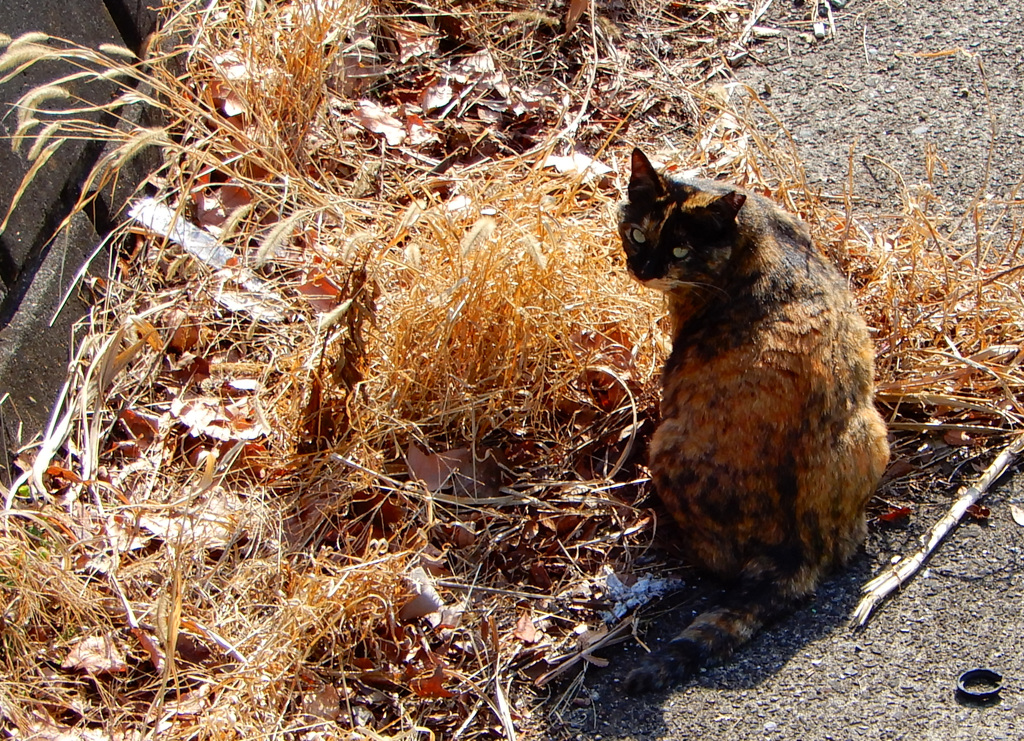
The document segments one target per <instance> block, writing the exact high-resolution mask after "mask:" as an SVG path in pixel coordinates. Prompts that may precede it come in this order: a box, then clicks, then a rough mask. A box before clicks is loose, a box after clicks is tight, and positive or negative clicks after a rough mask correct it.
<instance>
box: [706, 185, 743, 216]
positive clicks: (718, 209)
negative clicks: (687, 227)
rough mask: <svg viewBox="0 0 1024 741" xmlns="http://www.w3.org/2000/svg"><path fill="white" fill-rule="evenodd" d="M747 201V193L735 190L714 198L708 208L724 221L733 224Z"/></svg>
mask: <svg viewBox="0 0 1024 741" xmlns="http://www.w3.org/2000/svg"><path fill="white" fill-rule="evenodd" d="M746 202H747V196H746V194H744V193H739V192H737V191H735V190H734V191H732V192H730V193H726V194H725V195H724V196H721V197H719V198H716V199H715V200H713V201H712V202H711V203H710V204H708V210H710V211H711V212H712V213H714V214H715V215H716V216H718V218H719V219H721V220H722V223H724V224H731V223H733V222H735V221H736V215H737V214H738V213H739V212H740V209H741V208H743V204H744V203H746Z"/></svg>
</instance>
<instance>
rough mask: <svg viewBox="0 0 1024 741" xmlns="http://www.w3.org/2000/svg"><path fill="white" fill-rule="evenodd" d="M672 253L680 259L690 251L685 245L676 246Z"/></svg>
mask: <svg viewBox="0 0 1024 741" xmlns="http://www.w3.org/2000/svg"><path fill="white" fill-rule="evenodd" d="M672 254H673V255H675V256H676V257H678V258H679V259H680V260H682V259H683V258H684V257H686V256H687V255H689V254H690V251H689V250H688V249H686V248H685V247H676V248H675V249H674V250H672Z"/></svg>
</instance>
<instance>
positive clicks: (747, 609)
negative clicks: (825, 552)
mask: <svg viewBox="0 0 1024 741" xmlns="http://www.w3.org/2000/svg"><path fill="white" fill-rule="evenodd" d="M800 581H803V582H804V583H808V582H812V581H813V580H806V581H805V580H800ZM794 586H795V585H794V582H793V581H790V582H789V583H788V584H787V583H786V582H785V581H783V582H782V583H780V582H779V581H778V580H777V579H772V578H770V576H769V575H768V574H765V573H764V572H760V573H756V574H750V573H748V575H746V576H744V577H741V578H740V581H739V582H737V583H736V584H735V585H734V587H733V588H732V589H730V590H729V591H728V592H727V593H726V594H725V595H724V596H723V599H722V600H721V602H719V604H718V605H717V606H716V607H713V608H711V609H709V610H706V611H705V612H702V613H700V614H699V615H697V617H696V618H694V620H693V622H692V623H690V626H689V627H688V628H686V629H685V630H684V631H683V632H682V633H680V634H679V635H677V636H676V637H675V638H673V639H672V640H671V641H670V642H669V643H668V645H667V646H665V647H664V648H661V649H658V650H657V651H653V652H651V653H650V654H648V655H647V656H646V657H645V658H644V659H643V662H642V663H641V664H640V666H638V667H636V668H635V669H633V671H631V672H630V673H629V676H628V677H627V678H626V691H627V692H629V693H631V694H641V693H644V692H655V691H658V690H664V689H666V688H668V687H669V686H671V685H673V684H676V683H678V682H683V681H685V680H687V679H689V678H690V677H692V676H693V675H694V674H695V673H696V672H697V671H698V670H699V669H700V668H701V667H702V666H710V665H713V664H717V663H718V662H720V661H722V660H723V659H725V658H727V657H728V656H729V655H730V654H731V653H732V652H733V651H734V650H735V649H736V648H737V647H738V646H741V645H742V644H744V643H746V642H747V641H749V640H750V639H751V637H752V636H753V635H754V634H755V633H757V631H758V630H760V629H761V628H762V627H763V626H764V625H766V624H768V623H770V622H772V621H773V620H775V619H776V618H778V617H780V616H782V615H784V614H785V613H787V612H790V611H791V610H792V609H793V608H794V607H796V605H797V604H798V603H799V602H800V601H801V600H802V599H803V597H804V596H806V595H807V594H809V593H810V591H811V589H810V588H808V589H800V588H794Z"/></svg>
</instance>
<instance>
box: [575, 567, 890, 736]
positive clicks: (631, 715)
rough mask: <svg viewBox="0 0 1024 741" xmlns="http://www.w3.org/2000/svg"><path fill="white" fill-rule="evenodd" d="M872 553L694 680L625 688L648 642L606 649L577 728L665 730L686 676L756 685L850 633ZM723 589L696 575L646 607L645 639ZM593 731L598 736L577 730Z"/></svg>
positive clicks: (679, 622)
mask: <svg viewBox="0 0 1024 741" xmlns="http://www.w3.org/2000/svg"><path fill="white" fill-rule="evenodd" d="M871 568H872V567H871V559H870V557H869V556H868V555H867V554H865V553H863V552H861V553H860V554H858V556H857V557H856V558H855V559H854V560H853V561H852V562H851V563H850V565H849V566H848V567H847V568H846V569H845V570H843V571H841V572H839V573H837V574H834V575H833V576H831V577H830V578H828V579H826V580H825V581H824V582H823V583H822V584H821V585H820V586H819V587H818V590H817V593H816V594H815V596H814V598H813V599H810V600H808V601H807V602H805V603H804V604H802V605H801V606H800V607H799V608H798V609H797V610H796V611H794V612H793V613H791V614H789V615H787V616H785V617H783V618H782V619H781V620H779V621H778V622H776V623H775V624H773V625H771V626H769V627H767V628H765V629H763V630H761V631H760V632H759V633H758V634H757V635H756V636H754V638H753V639H751V641H750V642H749V643H747V644H745V645H743V646H741V647H740V648H739V649H738V650H737V652H736V654H735V655H734V656H733V657H732V658H731V659H729V660H727V661H726V662H724V663H723V664H721V665H719V666H715V667H711V668H709V669H707V670H704V671H701V672H700V674H698V675H697V677H695V678H694V679H692V680H690V681H689V683H684V684H682V685H679V686H677V687H674V688H672V689H670V690H667V691H665V692H660V693H651V694H647V695H640V696H630V695H627V694H626V692H625V688H624V680H625V678H626V675H627V674H628V673H629V671H630V669H631V668H632V667H633V666H635V665H636V664H637V663H639V661H640V659H641V658H642V657H643V654H644V649H643V648H642V647H641V646H639V645H637V643H636V642H634V641H628V642H626V643H625V644H623V646H620V647H617V648H615V649H613V650H611V651H610V652H608V653H606V654H605V658H607V659H608V660H609V663H608V668H607V669H604V670H601V671H598V672H594V673H592V674H590V675H589V676H588V677H587V680H586V682H585V685H584V687H585V689H584V692H585V693H587V694H589V695H590V697H591V698H593V700H594V702H593V709H592V711H591V712H589V713H588V714H587V715H588V716H589V717H590V721H589V722H588V723H587V725H590V726H591V727H590V728H585V727H577V728H576V731H577V732H579V731H584V732H589V733H598V734H600V735H601V738H602V739H606V740H611V739H618V738H630V739H635V738H660V737H662V735H663V733H665V732H666V731H667V730H668V728H667V726H666V725H665V722H664V719H663V717H662V714H661V712H660V711H661V709H662V708H663V707H664V706H665V705H666V704H667V703H669V702H674V701H673V699H672V698H673V696H674V695H675V693H678V692H679V691H680V690H684V691H685V688H686V686H687V684H693V685H697V686H699V687H701V688H705V689H709V690H749V689H755V688H757V687H758V686H760V685H761V684H763V683H764V682H765V680H767V679H769V678H770V677H773V676H774V675H775V674H777V673H778V672H779V671H780V670H781V669H782V668H783V667H784V666H785V665H786V664H787V663H788V662H790V661H791V660H792V659H793V657H794V656H796V655H797V654H798V653H799V652H800V651H801V650H803V649H805V648H806V647H807V646H809V645H810V644H813V643H816V642H818V641H822V640H828V639H829V637H830V636H831V637H832V638H833V639H834V640H845V639H848V638H849V637H850V636H851V635H852V633H851V628H850V627H849V622H850V615H851V614H852V612H853V609H854V607H856V605H857V602H858V601H859V599H860V596H861V587H862V586H863V584H864V583H865V582H866V581H867V580H868V579H869V578H870V577H871ZM718 594H720V592H719V590H718V589H717V588H716V586H715V585H714V584H713V583H711V582H710V580H700V579H699V578H697V577H693V578H692V579H690V580H689V583H688V584H687V586H686V587H684V588H683V589H682V590H680V592H679V593H676V594H673V595H672V596H669V597H666V598H665V599H664V600H663V603H662V605H661V606H659V607H658V608H657V612H659V613H661V612H663V610H664V609H667V608H673V609H671V610H670V611H668V612H666V613H665V614H663V615H661V616H660V617H655V618H654V619H653V620H651V617H650V615H651V613H650V612H649V613H647V615H645V616H644V615H642V616H641V619H642V620H644V621H645V622H647V621H651V622H650V623H649V624H650V626H651V627H650V629H649V630H647V632H646V634H645V635H644V636H643V639H644V641H645V643H646V644H647V646H648V647H650V648H651V649H656V648H657V647H659V646H661V645H663V643H664V642H666V641H668V640H670V639H671V638H672V637H673V636H675V635H677V634H678V633H679V632H680V631H681V630H682V629H683V628H685V627H686V626H687V625H688V624H689V622H690V621H691V620H692V618H693V616H694V614H695V611H699V610H700V609H701V608H702V607H707V606H710V605H711V604H713V602H714V600H715V597H716V596H717V595H718ZM578 737H582V738H590V737H592V736H587V735H583V736H578Z"/></svg>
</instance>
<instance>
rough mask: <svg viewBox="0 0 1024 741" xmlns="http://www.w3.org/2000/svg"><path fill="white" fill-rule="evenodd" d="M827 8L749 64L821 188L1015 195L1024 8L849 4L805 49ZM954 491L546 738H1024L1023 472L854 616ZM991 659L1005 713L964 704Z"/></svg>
mask: <svg viewBox="0 0 1024 741" xmlns="http://www.w3.org/2000/svg"><path fill="white" fill-rule="evenodd" d="M840 4H841V3H840V2H839V1H838V0H834V5H835V6H838V5H840ZM810 5H811V4H810V3H807V4H805V5H800V6H798V5H794V4H793V0H781V1H779V0H777V2H776V3H775V4H774V6H773V7H772V8H771V10H770V12H769V14H768V15H767V16H766V18H765V19H764V20H763V21H762V24H763V25H774V26H776V27H780V28H783V29H784V33H783V35H782V37H780V38H777V39H772V40H770V41H769V42H767V43H763V44H760V45H759V46H756V47H754V48H753V52H754V56H755V58H756V61H755V62H753V63H751V64H749V65H748V66H747V67H745V68H742V69H741V70H739V71H738V73H737V75H738V79H740V80H741V81H743V82H746V83H747V84H749V85H750V86H751V87H753V88H754V89H755V90H756V91H758V93H759V94H761V95H762V96H763V97H764V99H765V100H766V101H767V102H768V104H769V105H770V106H771V107H772V109H773V110H774V111H775V112H776V114H777V115H778V116H779V118H780V119H781V120H782V122H783V123H784V124H785V126H786V127H787V128H788V129H789V130H790V131H791V132H792V133H793V136H794V139H795V141H796V142H797V145H798V147H799V149H800V152H801V155H802V157H803V160H804V162H805V165H806V168H807V171H808V174H809V176H810V179H811V182H812V183H814V184H815V185H816V186H818V187H820V188H821V190H822V191H823V192H825V193H830V194H840V193H842V192H843V188H844V186H845V183H846V181H847V178H848V173H849V168H850V164H851V162H852V164H853V168H854V170H853V177H854V184H855V188H854V192H855V194H856V195H857V196H858V197H860V198H863V199H864V201H863V203H864V204H873V205H874V207H876V208H877V209H878V213H880V214H882V215H884V213H886V212H887V211H888V212H898V211H900V210H901V198H902V197H903V195H904V194H905V193H907V192H914V189H915V188H916V186H917V185H918V184H921V183H924V182H925V181H926V180H927V172H928V169H929V167H930V169H931V170H932V184H931V188H932V189H933V192H934V193H935V194H936V195H937V196H939V197H940V198H941V199H942V200H943V201H944V202H945V203H947V204H950V205H951V206H952V208H953V210H954V212H957V211H959V212H960V213H963V212H965V211H968V210H970V209H972V208H973V207H975V206H976V205H979V204H980V206H981V207H982V208H984V207H985V206H987V205H989V204H999V203H1000V202H1002V201H1004V200H1005V199H1010V198H1013V197H1014V195H1015V192H1014V188H1015V187H1016V186H1017V184H1018V182H1019V181H1020V180H1021V178H1022V175H1024V167H1022V163H1024V32H1022V29H1024V3H1022V2H1020V0H1004V1H1002V2H1000V1H999V0H964V1H962V2H957V1H954V0H910V2H896V0H890V1H887V0H850V2H849V3H848V4H846V6H845V7H844V8H842V9H837V10H836V13H835V25H836V31H837V33H836V37H835V38H834V39H832V40H829V41H824V42H817V43H807V42H806V41H804V40H802V39H801V38H800V34H801V33H806V32H810V31H811V25H810V22H809V20H808V19H809V14H810ZM798 19H802V22H801V23H796V21H797V20H798ZM993 132H994V137H993ZM851 144H854V155H853V157H852V159H851V156H850V147H851ZM929 152H930V153H931V154H930V155H929V154H928V153H929ZM990 153H991V157H990ZM929 160H930V164H929ZM989 161H990V162H989ZM987 163H989V164H988V165H987ZM887 166H888V167H887ZM889 168H892V169H891V170H890V169H889ZM894 171H895V173H899V176H897V175H896V174H895V173H894ZM863 207H865V208H866V207H868V206H866V205H865V206H863ZM952 500H953V492H950V491H945V490H937V491H933V492H931V493H930V494H929V495H928V500H927V501H924V502H919V503H918V508H917V510H916V511H915V514H914V517H913V519H912V522H911V523H910V524H909V525H908V526H906V527H904V528H886V529H880V528H875V529H873V530H872V532H871V534H870V537H869V541H868V545H867V552H866V553H865V554H864V555H863V556H861V557H860V558H859V559H858V560H857V561H856V563H855V564H854V565H853V566H852V568H851V569H850V570H848V571H847V572H845V573H843V574H841V575H839V576H837V577H835V578H834V579H832V580H831V581H829V582H827V583H826V584H825V585H823V587H822V588H821V589H820V590H819V592H818V595H817V598H816V599H815V600H814V601H813V602H812V603H810V604H809V605H807V606H806V607H805V608H803V609H802V610H800V611H798V612H797V613H796V614H795V615H793V616H791V617H790V618H788V619H786V620H784V621H783V622H781V623H780V624H778V625H777V626H775V627H773V628H771V629H769V630H766V631H764V632H762V633H761V634H760V635H759V636H758V637H757V638H755V640H754V641H753V642H752V643H751V644H750V645H748V646H747V647H746V648H745V649H743V650H742V651H741V652H740V653H739V654H738V655H737V656H736V657H735V658H734V660H733V661H731V662H729V663H728V664H725V665H723V666H721V667H717V668H714V669H711V670H709V671H707V672H705V673H703V674H702V675H701V676H700V677H699V678H698V679H697V681H694V682H691V683H689V684H688V685H684V686H682V687H681V688H678V689H677V690H675V691H673V692H671V693H669V694H666V695H661V696H652V697H647V698H639V699H637V698H629V697H626V696H625V695H624V693H623V692H622V690H621V680H622V679H623V678H624V677H625V675H626V674H627V672H628V671H629V668H630V666H632V665H633V663H634V662H635V660H636V657H637V655H638V651H639V650H640V649H638V648H637V647H635V645H634V646H633V647H632V648H628V649H623V650H619V651H617V652H612V653H610V654H608V658H609V659H610V660H611V664H610V667H609V668H608V669H605V670H600V671H598V670H592V671H593V673H592V674H590V675H589V676H588V677H587V678H586V685H585V689H584V692H583V693H582V695H581V698H583V702H587V698H589V704H586V705H583V706H576V707H574V708H573V709H571V710H570V711H568V712H565V713H562V714H561V721H562V723H561V724H560V725H558V726H555V725H552V727H551V728H550V729H549V730H548V731H546V734H547V735H550V736H551V737H553V738H554V737H559V738H561V737H569V738H572V737H577V738H581V739H622V740H625V739H636V740H640V739H645V740H653V739H690V738H693V739H697V738H713V739H722V740H723V741H731V740H738V739H807V740H813V739H854V738H856V739H915V740H920V739H965V741H966V740H969V741H986V740H989V739H992V740H995V739H1007V740H1009V739H1021V738H1024V555H1022V548H1024V527H1021V526H1018V525H1017V524H1016V523H1015V522H1014V521H1013V519H1012V518H1011V516H1010V506H1009V505H1010V503H1011V502H1019V501H1024V478H1021V477H1018V476H1015V477H1013V478H1010V479H1008V480H1007V481H1004V483H1003V484H1002V486H1001V487H1000V488H998V489H997V490H995V491H994V492H993V493H992V494H991V495H990V496H989V497H988V498H987V499H986V504H987V505H988V506H989V507H990V508H991V511H992V515H991V519H990V521H989V522H988V524H981V523H978V522H969V523H965V524H963V525H961V526H960V527H959V528H958V529H957V530H955V531H954V532H953V534H952V535H951V536H950V538H949V539H948V540H947V542H946V543H944V544H943V545H942V546H941V547H940V549H939V551H938V553H937V554H936V556H935V557H934V558H933V559H932V560H931V562H930V563H929V564H928V567H927V570H926V571H923V572H922V573H921V574H920V575H919V576H918V577H917V578H916V579H914V580H913V581H912V582H911V583H910V584H909V585H908V586H907V587H906V588H905V589H904V590H903V591H902V592H901V593H899V594H897V595H896V596H895V598H894V599H891V600H890V601H889V602H888V603H886V604H885V605H884V606H883V607H882V608H881V610H880V611H879V612H878V613H876V616H875V617H874V618H873V619H872V621H871V622H870V623H869V625H868V627H867V628H866V629H864V630H863V631H860V632H856V633H855V632H852V631H851V630H850V628H849V627H848V624H847V621H848V616H849V614H850V612H851V611H852V609H853V607H854V605H856V603H857V601H858V598H859V592H860V586H861V585H862V584H863V583H864V582H865V581H866V580H867V579H868V578H870V576H871V575H873V574H874V573H877V571H878V570H879V569H880V568H882V566H883V565H885V564H887V563H888V562H889V560H890V558H891V557H893V556H894V555H896V554H903V553H910V552H912V551H913V550H915V549H916V548H917V546H918V541H917V537H918V536H919V535H920V533H921V532H922V531H923V530H924V529H925V528H927V527H928V526H929V525H930V524H931V523H933V522H935V521H936V520H938V519H939V518H940V517H941V516H942V515H943V514H944V513H945V511H946V510H947V509H948V507H949V505H950V504H951V503H952ZM685 621H686V616H685V615H682V614H679V613H676V614H675V615H674V616H672V617H669V618H666V619H664V620H663V621H661V622H660V623H658V624H657V625H655V626H654V627H653V628H652V629H651V631H650V632H649V633H648V635H647V638H648V640H649V641H652V642H653V643H655V644H656V643H657V641H658V640H663V639H665V638H667V637H670V636H672V635H673V634H675V633H676V632H677V631H678V630H679V629H680V628H681V627H682V625H683V624H684V623H685ZM975 667H989V668H992V669H995V670H997V671H999V672H1000V673H1002V674H1003V677H1004V679H1003V686H1004V689H1003V692H1002V696H1001V701H1000V702H999V703H998V704H995V705H992V706H988V707H974V706H970V705H965V704H961V703H960V702H958V700H957V699H956V697H955V693H954V690H955V685H956V678H957V676H958V675H959V674H960V673H961V672H963V671H965V670H967V669H970V668H975Z"/></svg>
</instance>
